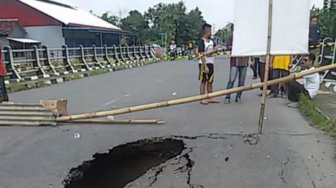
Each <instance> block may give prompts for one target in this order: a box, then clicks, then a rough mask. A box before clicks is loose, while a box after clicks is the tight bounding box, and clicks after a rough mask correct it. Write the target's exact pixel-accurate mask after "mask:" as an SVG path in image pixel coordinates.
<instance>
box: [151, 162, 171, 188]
mask: <svg viewBox="0 0 336 188" xmlns="http://www.w3.org/2000/svg"><path fill="white" fill-rule="evenodd" d="M166 167H167V166H166V165H164V166H161V167H158V168H157V170H156V171H155V173H154V176H153V177H151V178H149V179H152V178H153V181H152V182H151V183H150V184H149V187H152V186H153V185H154V184H155V183H156V182H157V180H158V176H159V175H160V174H161V173H162V172H163V169H164V168H166Z"/></svg>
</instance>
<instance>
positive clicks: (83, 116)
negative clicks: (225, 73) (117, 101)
mask: <svg viewBox="0 0 336 188" xmlns="http://www.w3.org/2000/svg"><path fill="white" fill-rule="evenodd" d="M330 69H336V64H331V65H327V66H323V67H319V68H316V69H314V70H307V71H303V72H299V73H294V74H291V75H289V76H287V77H283V78H280V79H276V80H271V81H268V82H267V85H268V86H269V85H274V84H278V83H286V82H289V81H291V80H295V79H299V78H302V77H304V76H307V75H310V74H314V73H319V72H323V71H327V70H330ZM263 84H264V83H254V84H250V85H246V86H243V87H236V88H232V89H227V90H221V91H216V92H213V93H210V94H205V95H198V96H192V97H186V98H180V99H173V100H168V101H162V102H156V103H150V104H144V105H139V106H133V107H126V108H121V109H115V110H109V111H101V112H91V113H85V114H78V115H69V116H63V117H58V118H57V122H66V121H72V120H80V119H93V118H99V117H106V116H113V115H120V114H127V113H132V112H139V111H145V110H151V109H155V108H163V107H168V106H173V105H180V104H185V103H191V102H196V101H201V100H203V99H209V98H213V97H220V96H224V95H227V94H231V93H236V92H238V91H247V90H253V89H259V88H261V87H262V86H263Z"/></svg>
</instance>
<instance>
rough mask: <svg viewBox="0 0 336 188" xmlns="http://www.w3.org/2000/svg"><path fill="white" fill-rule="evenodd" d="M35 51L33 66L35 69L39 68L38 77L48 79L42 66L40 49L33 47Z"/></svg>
mask: <svg viewBox="0 0 336 188" xmlns="http://www.w3.org/2000/svg"><path fill="white" fill-rule="evenodd" d="M33 49H34V53H33V59H34V61H33V66H34V68H37V69H38V71H37V75H38V76H43V77H46V75H47V74H46V72H45V71H44V69H43V67H42V65H41V61H40V53H39V49H38V48H37V46H34V47H33Z"/></svg>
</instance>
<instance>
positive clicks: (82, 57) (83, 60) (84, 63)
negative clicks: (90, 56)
mask: <svg viewBox="0 0 336 188" xmlns="http://www.w3.org/2000/svg"><path fill="white" fill-rule="evenodd" d="M79 47H80V52H81V57H80V62H81V64H82V68H84V69H86V70H92V69H91V68H90V66H89V65H88V64H87V62H86V60H85V53H84V46H83V45H80V46H79Z"/></svg>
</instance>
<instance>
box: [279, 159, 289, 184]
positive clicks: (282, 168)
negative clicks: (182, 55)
mask: <svg viewBox="0 0 336 188" xmlns="http://www.w3.org/2000/svg"><path fill="white" fill-rule="evenodd" d="M288 164H289V158H288V157H287V159H286V161H284V162H282V163H281V172H280V177H281V179H282V181H283V182H284V183H286V184H288V183H287V181H286V179H285V176H284V174H285V171H286V168H287V165H288Z"/></svg>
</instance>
